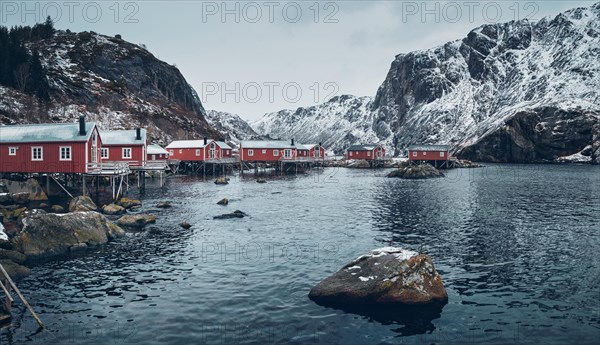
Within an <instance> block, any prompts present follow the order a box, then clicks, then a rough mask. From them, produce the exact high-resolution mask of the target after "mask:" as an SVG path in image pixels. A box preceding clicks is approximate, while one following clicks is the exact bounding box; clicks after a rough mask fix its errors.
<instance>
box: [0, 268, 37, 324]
mask: <svg viewBox="0 0 600 345" xmlns="http://www.w3.org/2000/svg"><path fill="white" fill-rule="evenodd" d="M0 271H1V272H2V274H3V275H4V278H6V281H8V284H9V285H10V286H11V287H12V288H13V290H15V292H16V293H17V296H19V298H20V299H21V301H22V302H23V304H25V306H26V307H27V309H28V310H29V312H30V313H31V316H33V318H34V319H35V321H36V322H37V323H38V325H40V327H42V328H46V326H45V325H44V323H43V322H42V320H40V318H39V317H38V316H37V314H36V313H35V310H33V308H32V307H31V305H29V303H28V302H27V300H26V299H25V297H24V296H23V294H22V293H21V291H20V290H19V288H18V287H17V286H16V285H15V283H14V282H13V281H12V279H10V276H9V275H8V273H6V270H5V269H4V266H2V264H0Z"/></svg>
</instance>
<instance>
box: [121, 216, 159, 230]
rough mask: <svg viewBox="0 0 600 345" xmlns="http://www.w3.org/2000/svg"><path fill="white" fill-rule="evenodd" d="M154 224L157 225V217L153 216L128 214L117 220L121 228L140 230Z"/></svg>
mask: <svg viewBox="0 0 600 345" xmlns="http://www.w3.org/2000/svg"><path fill="white" fill-rule="evenodd" d="M152 223H156V216H153V215H151V214H128V215H125V216H122V217H121V218H119V220H117V224H119V225H120V226H126V227H129V228H138V229H139V228H143V227H144V226H146V225H148V224H152Z"/></svg>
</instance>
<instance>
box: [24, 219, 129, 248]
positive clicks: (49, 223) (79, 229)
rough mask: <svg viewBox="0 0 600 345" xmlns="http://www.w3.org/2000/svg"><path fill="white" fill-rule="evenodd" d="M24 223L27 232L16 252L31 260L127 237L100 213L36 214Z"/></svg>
mask: <svg viewBox="0 0 600 345" xmlns="http://www.w3.org/2000/svg"><path fill="white" fill-rule="evenodd" d="M21 222H22V224H23V228H22V230H21V232H20V233H19V234H17V235H16V236H15V237H14V238H13V239H12V242H13V245H14V248H15V250H17V251H19V252H21V253H23V254H25V255H26V256H27V257H28V258H40V257H51V256H56V255H62V254H66V253H68V252H69V251H70V250H72V248H81V247H93V246H97V245H100V244H104V243H106V242H108V241H109V240H112V239H115V238H117V237H120V236H123V235H124V233H125V232H124V231H123V229H121V228H120V227H118V226H116V225H115V224H113V223H111V222H110V221H108V220H107V219H106V218H105V217H104V216H103V215H101V214H99V213H97V212H75V213H66V214H53V213H43V212H34V213H32V214H30V215H28V216H26V217H25V218H23V219H22V220H21Z"/></svg>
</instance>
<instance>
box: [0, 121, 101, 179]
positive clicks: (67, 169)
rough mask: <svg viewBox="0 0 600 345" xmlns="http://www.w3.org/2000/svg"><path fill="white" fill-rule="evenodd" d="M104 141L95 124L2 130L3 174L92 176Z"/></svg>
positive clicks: (0, 158) (0, 156) (0, 157)
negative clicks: (87, 174) (90, 174)
mask: <svg viewBox="0 0 600 345" xmlns="http://www.w3.org/2000/svg"><path fill="white" fill-rule="evenodd" d="M101 148H102V140H101V138H100V135H99V132H98V127H97V126H96V124H95V123H86V122H85V118H84V117H83V116H80V117H79V123H54V124H35V125H12V126H0V172H2V173H68V174H70V173H74V174H86V173H90V172H92V170H94V169H95V167H96V166H97V164H98V163H99V161H100V152H99V151H100V149H101Z"/></svg>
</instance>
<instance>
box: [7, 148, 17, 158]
mask: <svg viewBox="0 0 600 345" xmlns="http://www.w3.org/2000/svg"><path fill="white" fill-rule="evenodd" d="M8 155H9V156H16V155H17V148H16V147H9V148H8Z"/></svg>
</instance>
